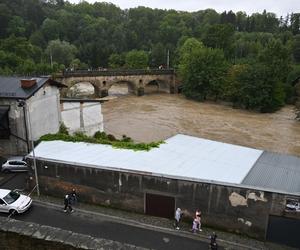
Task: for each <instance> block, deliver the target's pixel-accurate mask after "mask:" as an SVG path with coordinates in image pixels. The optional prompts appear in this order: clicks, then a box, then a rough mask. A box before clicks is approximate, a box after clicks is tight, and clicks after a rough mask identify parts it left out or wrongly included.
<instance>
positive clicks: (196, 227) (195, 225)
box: [192, 218, 198, 233]
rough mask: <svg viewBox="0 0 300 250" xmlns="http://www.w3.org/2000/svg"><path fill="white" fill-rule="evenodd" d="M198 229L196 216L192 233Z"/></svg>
mask: <svg viewBox="0 0 300 250" xmlns="http://www.w3.org/2000/svg"><path fill="white" fill-rule="evenodd" d="M197 231H198V220H197V219H196V218H194V220H193V225H192V233H196V232H197Z"/></svg>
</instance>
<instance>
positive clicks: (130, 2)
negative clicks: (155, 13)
mask: <svg viewBox="0 0 300 250" xmlns="http://www.w3.org/2000/svg"><path fill="white" fill-rule="evenodd" d="M69 2H72V3H79V2H80V0H69ZM87 2H90V3H94V2H111V3H113V4H115V5H117V6H119V7H120V8H121V9H128V8H133V7H137V6H147V7H150V8H158V9H175V10H185V11H197V10H203V9H207V8H212V9H215V10H216V11H218V12H223V11H224V10H227V11H229V10H233V11H234V12H237V11H245V12H247V14H252V13H254V12H262V11H263V10H264V9H266V10H267V11H268V12H274V13H276V14H277V16H278V17H279V16H281V15H283V16H285V15H286V14H287V13H292V12H293V13H296V12H298V13H299V12H300V0H109V1H96V0H87Z"/></svg>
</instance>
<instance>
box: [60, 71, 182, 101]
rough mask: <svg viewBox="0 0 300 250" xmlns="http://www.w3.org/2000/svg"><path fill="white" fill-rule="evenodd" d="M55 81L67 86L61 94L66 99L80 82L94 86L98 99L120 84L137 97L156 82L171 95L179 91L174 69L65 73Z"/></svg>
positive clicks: (160, 88)
mask: <svg viewBox="0 0 300 250" xmlns="http://www.w3.org/2000/svg"><path fill="white" fill-rule="evenodd" d="M55 79H56V80H58V81H60V82H61V83H63V84H64V85H66V86H67V88H65V89H63V90H62V92H61V95H62V96H63V97H66V95H67V92H68V91H69V89H70V88H71V87H72V86H74V85H75V84H78V83H80V82H89V83H90V84H92V85H93V87H94V90H95V97H97V98H98V97H105V96H107V95H108V90H109V89H110V88H111V87H112V86H113V85H117V84H118V83H127V86H128V92H129V93H134V94H136V95H137V96H142V95H144V93H145V88H146V86H147V85H148V84H149V83H151V82H156V84H157V85H158V90H159V91H162V92H166V93H170V94H174V93H177V91H178V88H177V84H176V81H175V72H174V70H173V69H163V70H105V71H104V70H102V71H98V70H97V71H96V70H95V71H65V72H63V74H61V75H57V76H56V77H55Z"/></svg>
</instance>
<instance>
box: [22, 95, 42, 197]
mask: <svg viewBox="0 0 300 250" xmlns="http://www.w3.org/2000/svg"><path fill="white" fill-rule="evenodd" d="M18 106H19V107H23V108H24V110H25V114H27V115H25V114H24V115H25V116H24V119H25V124H28V126H25V127H27V128H28V130H29V131H28V132H29V133H28V134H29V137H30V141H31V150H32V157H33V167H34V175H35V184H36V192H37V196H40V187H39V180H38V174H37V167H36V159H35V152H34V143H33V137H32V128H31V120H30V111H29V110H28V106H27V103H26V102H25V101H23V100H20V101H19V104H18ZM26 132H27V131H26ZM27 143H28V142H27Z"/></svg>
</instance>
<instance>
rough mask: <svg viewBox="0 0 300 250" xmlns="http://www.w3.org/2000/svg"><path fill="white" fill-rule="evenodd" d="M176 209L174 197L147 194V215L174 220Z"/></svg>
mask: <svg viewBox="0 0 300 250" xmlns="http://www.w3.org/2000/svg"><path fill="white" fill-rule="evenodd" d="M174 209H175V199H174V197H170V196H164V195H157V194H149V193H146V214H148V215H153V216H158V217H164V218H173V217H174Z"/></svg>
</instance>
